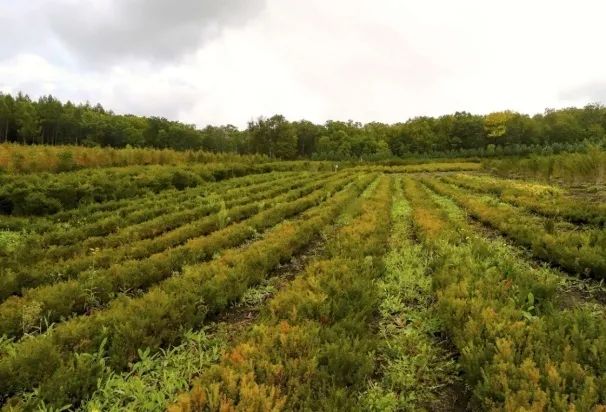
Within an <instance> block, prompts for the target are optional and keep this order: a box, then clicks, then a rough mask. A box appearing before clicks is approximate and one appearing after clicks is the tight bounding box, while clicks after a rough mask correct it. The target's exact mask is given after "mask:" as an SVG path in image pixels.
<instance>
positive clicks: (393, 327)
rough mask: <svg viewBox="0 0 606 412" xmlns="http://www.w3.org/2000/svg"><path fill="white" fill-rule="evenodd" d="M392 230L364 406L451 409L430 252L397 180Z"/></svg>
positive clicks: (448, 363) (451, 376)
mask: <svg viewBox="0 0 606 412" xmlns="http://www.w3.org/2000/svg"><path fill="white" fill-rule="evenodd" d="M391 221H392V229H391V234H390V237H389V251H388V253H387V254H386V255H385V258H384V262H385V273H384V275H383V277H382V278H381V279H379V280H378V282H377V283H376V286H375V287H376V288H378V290H379V292H380V294H381V295H380V304H379V315H380V316H379V321H378V328H377V329H378V330H377V332H376V333H377V335H378V336H380V337H381V339H380V341H379V345H378V347H377V350H376V352H375V354H374V356H375V358H377V359H380V362H378V369H377V370H376V372H375V375H376V377H375V378H374V379H373V381H372V383H371V384H370V385H369V387H368V388H367V389H366V390H365V391H364V393H362V396H361V399H360V403H361V405H363V407H364V410H367V411H418V410H426V411H435V410H448V409H450V408H452V404H451V402H452V401H453V399H456V397H457V396H462V395H463V394H460V393H457V394H456V395H454V396H453V393H454V391H455V390H454V384H455V383H456V382H458V380H459V379H458V376H457V374H458V367H457V364H456V361H455V360H454V359H453V358H452V356H451V354H450V350H451V349H450V343H449V342H447V341H445V339H444V332H443V328H444V325H443V324H442V322H441V321H440V318H439V316H438V313H437V311H436V308H435V305H434V303H435V300H434V296H433V290H432V278H431V274H430V270H429V265H430V264H431V261H432V258H433V256H432V254H431V253H429V251H428V250H427V249H426V248H424V247H423V246H422V245H421V244H419V243H417V242H415V241H414V240H413V227H412V221H411V207H410V204H409V203H408V202H407V201H406V200H405V199H404V197H403V192H402V187H401V180H400V179H397V182H396V185H395V188H394V196H393V204H392V210H391Z"/></svg>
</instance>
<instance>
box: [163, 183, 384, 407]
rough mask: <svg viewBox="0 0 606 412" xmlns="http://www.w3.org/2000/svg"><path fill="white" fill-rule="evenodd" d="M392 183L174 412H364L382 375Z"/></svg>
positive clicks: (345, 221)
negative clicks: (365, 394)
mask: <svg viewBox="0 0 606 412" xmlns="http://www.w3.org/2000/svg"><path fill="white" fill-rule="evenodd" d="M391 184H392V181H391V179H390V178H386V177H383V178H382V179H381V181H380V182H379V183H378V185H377V186H376V187H375V188H372V189H371V190H368V191H367V192H365V196H363V197H362V198H361V199H360V201H359V202H357V204H356V205H355V206H354V207H352V208H351V209H350V210H349V211H348V213H347V214H346V215H345V216H343V217H342V219H341V222H342V226H341V227H339V228H337V229H336V231H335V232H334V233H329V234H328V236H327V238H328V241H327V244H326V251H325V256H324V257H323V258H322V259H319V260H317V261H315V262H313V263H311V264H310V265H309V266H308V267H307V268H306V269H305V272H304V273H303V274H302V275H300V276H298V277H297V278H295V279H294V281H292V282H291V283H290V284H289V285H288V286H287V287H286V288H284V289H283V290H281V291H280V292H278V293H277V294H276V295H275V296H274V297H273V298H272V300H271V301H270V302H269V303H268V305H267V309H266V310H265V312H264V314H263V315H262V318H261V320H260V322H259V323H258V324H256V325H254V327H253V328H252V329H251V330H250V331H249V332H248V333H247V334H246V335H244V337H243V338H241V339H239V341H238V342H237V344H236V345H235V346H234V347H233V348H232V349H230V350H229V351H228V352H227V353H226V354H225V355H224V356H223V359H222V362H221V363H220V364H218V365H216V366H212V367H211V368H209V369H208V370H206V371H203V372H202V374H201V377H200V378H199V379H198V380H196V382H195V385H194V388H193V390H192V391H191V392H190V393H188V394H184V395H182V396H181V397H180V399H179V401H178V402H177V403H176V404H175V405H172V407H171V408H169V410H171V411H188V412H190V411H207V410H210V411H227V410H251V411H253V410H254V411H261V410H263V411H279V410H302V411H303V410H305V411H307V410H309V411H333V410H334V411H336V410H340V411H351V410H362V409H363V407H362V405H360V404H359V399H358V398H357V397H356V396H355V395H356V393H357V392H358V391H360V390H362V389H363V388H364V387H365V385H366V382H367V380H368V379H369V378H370V377H371V376H372V375H373V371H374V367H375V365H374V362H375V359H374V356H373V355H374V353H373V352H374V350H375V347H376V335H375V333H374V330H373V328H372V323H373V319H374V316H375V314H376V308H377V305H378V302H379V299H380V296H379V290H378V289H377V288H376V286H375V283H374V282H375V281H376V280H377V279H378V278H380V276H381V274H382V272H383V264H382V255H383V254H384V252H385V250H386V246H387V237H388V234H389V226H390V215H389V210H390V203H391Z"/></svg>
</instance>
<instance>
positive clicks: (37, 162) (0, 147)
mask: <svg viewBox="0 0 606 412" xmlns="http://www.w3.org/2000/svg"><path fill="white" fill-rule="evenodd" d="M268 160H269V159H268V158H267V156H264V155H238V154H233V153H210V152H204V151H201V150H185V151H176V150H171V149H151V148H145V149H143V148H120V149H116V148H111V147H85V146H48V145H31V146H29V145H28V146H26V145H21V144H10V143H3V144H0V169H3V170H5V171H7V172H8V173H35V172H42V171H48V172H53V173H58V172H64V171H67V170H74V169H83V168H99V167H113V166H128V165H154V164H171V165H176V164H188V163H195V162H200V163H212V162H227V163H259V162H267V161H268Z"/></svg>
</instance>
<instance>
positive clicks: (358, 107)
mask: <svg viewBox="0 0 606 412" xmlns="http://www.w3.org/2000/svg"><path fill="white" fill-rule="evenodd" d="M604 16H606V2H604V1H601V0H576V1H560V0H551V1H547V0H532V1H528V0H524V1H522V0H510V1H507V2H505V1H493V0H483V1H481V0H458V1H438V0H424V1H407V0H214V1H212V0H166V1H163V0H27V1H17V0H0V91H1V92H4V93H17V92H18V91H22V92H24V93H27V94H29V95H30V96H31V97H33V98H38V97H39V96H41V95H46V94H52V95H53V96H55V97H57V98H59V99H61V100H63V101H66V100H71V101H73V102H85V101H90V102H91V103H93V104H94V103H97V102H100V103H101V104H102V105H103V106H104V107H105V108H108V109H111V110H113V111H114V112H116V113H124V114H126V113H130V114H137V115H146V116H163V117H166V118H169V119H171V120H180V121H183V122H186V123H191V124H196V125H197V126H199V127H203V126H205V125H208V124H213V125H219V124H234V125H236V126H239V127H244V126H246V124H247V122H248V121H250V120H253V119H255V118H257V117H259V116H266V117H268V116H271V115H273V114H277V113H278V114H283V115H285V116H286V117H287V118H288V119H290V120H299V119H307V120H311V121H313V122H316V123H323V122H325V121H326V120H349V119H352V120H355V121H360V122H363V123H366V122H371V121H380V122H386V123H396V122H403V121H406V120H407V119H409V118H412V117H415V116H423V115H427V116H437V115H442V114H447V113H454V112H456V111H469V112H472V113H479V114H482V113H489V112H493V111H499V110H507V109H509V110H516V111H520V112H524V113H529V114H534V113H541V112H543V111H544V109H545V108H560V107H567V106H582V105H585V104H587V103H606V53H604V50H605V39H606V22H605V20H604Z"/></svg>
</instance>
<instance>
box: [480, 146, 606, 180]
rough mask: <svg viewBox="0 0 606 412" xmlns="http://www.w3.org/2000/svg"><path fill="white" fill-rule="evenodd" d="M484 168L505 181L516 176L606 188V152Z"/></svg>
mask: <svg viewBox="0 0 606 412" xmlns="http://www.w3.org/2000/svg"><path fill="white" fill-rule="evenodd" d="M483 168H484V169H486V170H489V171H491V172H492V173H495V174H497V175H499V176H504V177H511V176H515V177H524V178H532V179H539V180H547V181H560V182H564V183H568V184H587V183H599V184H603V183H605V182H606V150H604V149H600V148H599V147H592V148H590V149H589V150H587V151H586V152H585V153H562V154H556V155H548V156H537V155H533V156H531V157H529V158H505V159H494V160H485V161H484V162H483Z"/></svg>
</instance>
